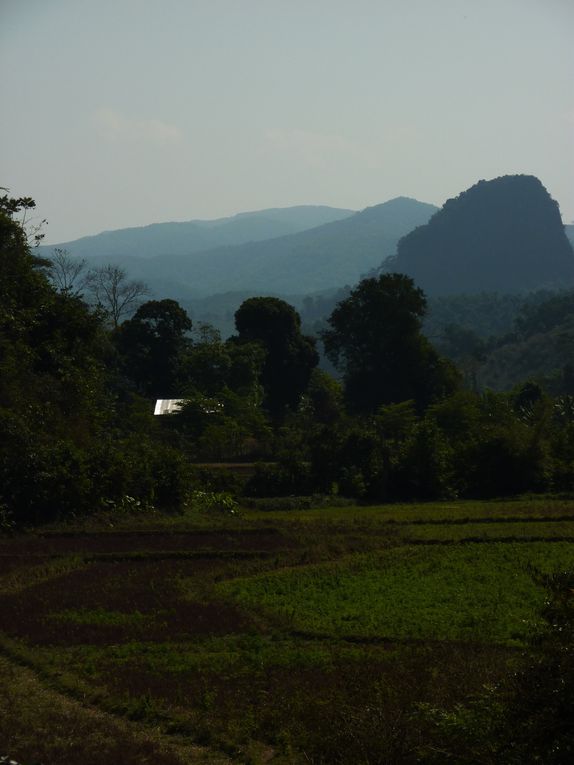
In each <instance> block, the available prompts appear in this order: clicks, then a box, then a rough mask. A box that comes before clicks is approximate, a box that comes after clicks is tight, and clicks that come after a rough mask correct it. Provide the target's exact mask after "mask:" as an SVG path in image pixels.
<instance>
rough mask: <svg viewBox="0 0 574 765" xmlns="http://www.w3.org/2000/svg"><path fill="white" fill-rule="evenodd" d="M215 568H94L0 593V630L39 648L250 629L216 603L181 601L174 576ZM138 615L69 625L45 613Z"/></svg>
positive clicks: (186, 564)
mask: <svg viewBox="0 0 574 765" xmlns="http://www.w3.org/2000/svg"><path fill="white" fill-rule="evenodd" d="M220 570H221V565H220V566H219V567H218V565H217V561H216V562H214V561H209V560H183V561H145V560H143V561H137V562H126V561H122V562H114V563H92V564H89V565H85V566H84V567H82V568H80V569H78V570H75V571H72V572H69V573H66V574H64V575H62V576H60V577H58V578H57V579H53V580H51V581H47V582H42V583H40V584H38V585H36V586H35V587H32V588H29V589H26V590H25V591H23V592H22V593H21V594H20V593H19V594H9V595H4V596H0V630H1V631H3V632H5V633H6V634H8V635H10V636H12V637H21V638H25V639H27V640H30V641H31V642H34V643H38V644H51V645H76V644H79V643H93V644H98V645H108V644H112V643H118V642H124V641H129V640H139V641H167V640H185V639H186V638H188V637H191V636H193V635H221V634H227V633H230V632H236V631H241V630H245V629H249V628H250V627H252V626H253V625H252V622H251V621H250V620H249V618H248V617H246V616H244V615H242V614H241V613H240V612H239V610H237V609H236V608H234V607H232V606H229V605H227V604H224V603H220V602H211V603H199V602H190V601H188V600H185V599H184V598H183V596H182V594H181V591H180V589H179V588H178V579H180V578H181V577H189V576H193V575H194V574H198V573H200V572H202V573H204V574H205V573H207V572H210V573H211V572H213V574H214V575H215V574H217V573H218V572H220ZM84 609H85V610H94V609H102V610H105V611H117V612H121V613H123V614H134V613H139V614H142V615H144V618H141V619H136V620H135V621H134V622H132V623H128V624H75V623H70V622H69V621H62V620H59V619H57V618H54V617H53V616H50V615H51V614H55V613H56V614H57V613H59V612H62V611H67V610H73V611H78V610H84Z"/></svg>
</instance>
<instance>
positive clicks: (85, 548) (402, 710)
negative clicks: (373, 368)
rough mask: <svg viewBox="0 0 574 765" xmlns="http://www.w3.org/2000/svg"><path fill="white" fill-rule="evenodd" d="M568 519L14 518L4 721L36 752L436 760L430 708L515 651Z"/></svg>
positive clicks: (498, 509) (471, 510)
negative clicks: (38, 524) (22, 528)
mask: <svg viewBox="0 0 574 765" xmlns="http://www.w3.org/2000/svg"><path fill="white" fill-rule="evenodd" d="M573 519H574V501H573V502H569V501H567V500H552V499H550V498H540V499H517V500H512V501H508V502H488V503H478V502H460V503H442V504H440V503H433V504H427V505H393V506H383V507H368V508H367V507H347V508H344V507H342V508H341V507H339V508H332V509H329V508H320V509H316V510H314V509H310V510H285V511H266V510H265V509H259V510H257V511H255V510H249V511H245V512H244V513H243V514H242V516H241V517H239V518H224V517H216V518H215V519H214V520H212V519H211V518H210V517H209V516H205V515H203V516H194V515H189V516H178V517H171V518H170V517H168V516H159V515H151V516H150V515H147V516H146V515H144V516H141V517H137V516H132V517H129V516H122V517H119V518H117V519H116V518H113V517H110V516H106V517H99V518H93V519H85V520H83V521H81V522H77V523H76V524H67V525H66V526H60V527H57V526H54V527H51V528H50V529H44V530H42V531H41V532H38V533H28V534H19V535H15V536H13V537H3V538H2V537H0V648H1V650H2V654H3V658H2V659H1V661H0V679H2V680H3V682H4V687H7V686H6V684H7V683H8V684H9V687H10V689H11V690H10V692H9V693H8V694H7V695H6V697H5V698H4V699H3V700H2V701H0V741H2V742H6V743H5V744H4V749H5V750H6V753H7V754H10V756H11V757H13V758H14V759H16V760H18V761H21V762H24V763H26V762H28V761H30V762H34V761H39V760H41V761H46V762H56V761H60V762H66V763H67V765H75V763H80V762H81V763H82V765H96V763H99V762H105V761H109V757H111V758H112V760H113V758H115V760H113V761H118V762H119V761H121V762H122V765H131V763H136V762H137V763H138V764H139V763H147V762H149V763H152V762H153V763H155V762H160V763H163V764H164V765H169V764H170V763H174V764H179V763H187V762H217V763H219V762H230V761H233V762H244V763H252V764H253V765H256V764H257V763H260V764H261V765H262V764H263V763H267V762H273V763H277V764H279V765H281V764H283V763H309V762H311V763H316V764H317V765H319V763H344V764H349V765H350V764H351V763H353V765H355V764H359V763H411V762H412V763H415V762H423V761H424V760H422V759H420V757H421V755H420V752H421V751H423V749H424V744H425V740H426V739H425V736H426V733H425V725H426V723H425V722H424V720H420V719H419V718H418V717H417V714H418V712H417V710H419V709H420V708H421V705H424V704H429V705H432V706H435V707H436V706H439V707H445V708H449V707H452V706H453V705H455V704H458V703H463V702H465V701H466V700H468V699H469V698H471V697H472V696H473V694H475V693H477V692H480V690H481V689H482V688H483V687H484V686H485V685H489V684H493V683H496V682H497V681H498V680H499V679H500V678H502V677H504V676H505V675H507V674H508V673H509V672H511V671H512V670H513V668H514V667H515V666H516V665H517V662H519V661H520V660H521V656H522V655H523V652H524V650H525V647H527V645H528V640H529V639H530V638H531V637H532V636H533V635H536V634H537V632H538V631H539V630H540V629H541V619H540V611H541V608H542V606H543V604H544V601H545V598H546V596H547V594H546V591H545V590H544V588H543V587H542V585H541V584H540V583H539V578H538V574H539V573H550V572H553V571H560V570H566V569H572V568H574V545H572V544H571V543H570V541H569V539H571V538H572V537H574V520H573ZM17 682H20V683H22V686H23V687H26V688H28V692H27V693H20V692H17V691H16V690H15V688H16V687H17V686H15V685H14V684H15V683H17ZM80 709H81V710H82V711H79V710H80ZM71 710H73V711H71ZM74 715H76V717H77V719H78V723H77V725H76V726H74V724H73V716H74ZM18 720H20V721H22V723H21V724H20V723H19V722H18ZM56 730H57V731H58V733H57V734H56V733H55V732H54V731H56ZM121 737H123V740H124V741H125V742H126V743H125V746H124V750H123V752H122V754H121V758H120V760H118V756H119V755H118V748H117V746H118V744H117V742H118V739H119V738H121ZM82 747H83V749H82ZM114 747H115V748H114ZM3 753H4V751H0V754H3ZM106 758H108V759H106ZM154 758H155V759H154Z"/></svg>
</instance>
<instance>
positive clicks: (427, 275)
mask: <svg viewBox="0 0 574 765" xmlns="http://www.w3.org/2000/svg"><path fill="white" fill-rule="evenodd" d="M384 269H385V270H389V271H398V272H400V273H405V274H408V275H409V276H411V277H412V278H413V279H414V280H415V282H416V283H417V284H418V285H419V286H420V287H422V288H423V289H424V290H425V291H426V292H427V293H428V294H429V295H431V296H434V295H452V294H457V293H458V294H460V293H471V294H472V293H479V292H519V291H521V290H536V289H543V288H552V289H557V288H563V287H565V286H568V285H572V284H573V283H574V252H573V250H572V245H571V244H570V242H569V241H568V238H567V237H566V234H565V232H564V226H563V225H562V220H561V218H560V211H559V209H558V205H557V203H556V202H555V201H554V200H552V199H551V197H550V196H549V194H548V192H547V191H546V189H545V188H544V186H543V185H542V184H541V183H540V181H539V180H538V179H537V178H534V177H533V176H527V175H515V176H503V177H501V178H496V179H494V180H492V181H479V183H477V184H476V185H475V186H472V188H470V189H468V190H467V191H464V192H463V193H462V194H460V195H459V196H458V197H456V198H455V199H449V200H448V201H447V202H446V203H445V204H444V205H443V207H442V208H441V210H440V211H439V212H438V213H437V214H436V215H434V216H433V217H432V219H431V220H430V221H429V223H428V224H427V225H425V226H420V227H419V228H417V229H416V230H414V231H412V232H411V233H410V234H409V235H408V236H405V237H404V238H403V239H402V240H401V241H400V242H399V246H398V248H397V254H396V258H392V259H391V260H390V261H389V260H387V261H386V263H385V264H384Z"/></svg>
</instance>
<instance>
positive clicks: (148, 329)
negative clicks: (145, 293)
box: [117, 299, 192, 398]
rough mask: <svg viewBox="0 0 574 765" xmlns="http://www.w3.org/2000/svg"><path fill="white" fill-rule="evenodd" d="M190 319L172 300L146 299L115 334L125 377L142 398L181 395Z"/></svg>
mask: <svg viewBox="0 0 574 765" xmlns="http://www.w3.org/2000/svg"><path fill="white" fill-rule="evenodd" d="M191 326H192V324H191V319H190V318H189V316H188V315H187V313H186V312H185V311H184V309H183V308H182V307H181V306H180V305H179V303H178V302H177V301H176V300H170V299H166V300H149V301H148V302H147V303H143V305H141V306H140V307H139V308H138V310H137V311H136V312H135V314H134V316H133V318H131V319H129V320H128V321H125V322H124V323H123V324H122V325H121V327H120V328H119V329H118V331H117V343H118V347H119V348H120V350H121V352H122V354H123V357H124V360H125V365H126V371H127V374H128V375H129V376H130V377H131V378H132V379H133V380H134V381H135V382H136V383H137V385H138V387H139V389H140V390H141V391H142V392H143V393H145V394H146V395H149V396H153V397H157V398H170V397H176V396H180V395H181V390H180V389H179V390H178V386H180V385H181V383H182V380H181V376H180V369H181V365H182V356H183V353H184V351H185V350H186V349H187V347H188V346H189V345H190V341H189V340H187V338H186V333H187V332H189V331H190V330H191Z"/></svg>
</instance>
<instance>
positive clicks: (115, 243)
mask: <svg viewBox="0 0 574 765" xmlns="http://www.w3.org/2000/svg"><path fill="white" fill-rule="evenodd" d="M354 212H355V211H354V210H344V209H341V208H337V207H326V206H321V205H300V206H298V207H284V208H283V207H277V208H270V209H268V210H259V211H257V212H245V213H239V214H238V215H233V216H231V217H228V218H217V219H215V220H190V221H185V222H183V223H174V222H172V223H152V224H150V225H149V226H138V227H135V228H121V229H117V230H115V231H103V232H102V233H101V234H95V235H94V236H85V237H82V238H81V239H75V240H74V241H70V242H62V243H61V244H54V245H50V246H49V247H43V248H42V249H43V250H46V249H53V248H54V247H59V248H61V249H66V250H69V251H70V252H72V253H73V254H74V255H75V256H77V257H79V258H93V257H96V258H105V257H108V258H110V257H111V258H116V259H118V258H122V257H130V258H131V257H137V258H154V257H157V256H158V255H189V254H190V253H192V252H201V251H202V250H210V249H212V248H214V247H223V246H232V245H236V244H243V243H245V242H257V241H261V240H262V239H272V238H275V237H278V236H285V235H286V234H295V233H297V232H298V231H305V230H306V229H308V228H314V227H315V226H321V225H322V224H324V223H331V222H332V221H336V220H341V219H342V218H348V217H349V215H353V214H354Z"/></svg>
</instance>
